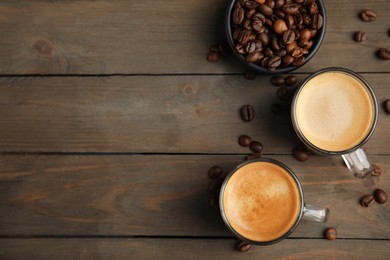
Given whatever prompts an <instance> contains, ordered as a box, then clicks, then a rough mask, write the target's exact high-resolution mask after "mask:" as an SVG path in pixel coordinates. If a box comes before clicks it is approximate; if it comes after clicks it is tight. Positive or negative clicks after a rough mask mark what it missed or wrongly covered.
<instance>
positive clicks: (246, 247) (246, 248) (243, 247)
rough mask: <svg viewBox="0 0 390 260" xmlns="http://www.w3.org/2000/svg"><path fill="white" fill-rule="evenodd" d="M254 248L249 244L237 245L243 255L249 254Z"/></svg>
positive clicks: (241, 243)
mask: <svg viewBox="0 0 390 260" xmlns="http://www.w3.org/2000/svg"><path fill="white" fill-rule="evenodd" d="M251 248H252V245H251V244H249V243H247V242H240V243H239V244H238V245H237V250H238V251H240V252H241V253H244V252H248V251H249V250H250V249H251Z"/></svg>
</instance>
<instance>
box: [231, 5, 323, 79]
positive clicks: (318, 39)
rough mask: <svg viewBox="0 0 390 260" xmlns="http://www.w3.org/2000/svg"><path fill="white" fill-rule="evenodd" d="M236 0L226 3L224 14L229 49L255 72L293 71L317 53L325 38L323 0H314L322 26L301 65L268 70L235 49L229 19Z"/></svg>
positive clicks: (277, 72) (279, 72)
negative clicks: (321, 19) (246, 59)
mask: <svg viewBox="0 0 390 260" xmlns="http://www.w3.org/2000/svg"><path fill="white" fill-rule="evenodd" d="M236 1H238V0H231V1H230V4H229V5H228V8H227V11H226V14H225V34H226V38H227V42H228V45H229V47H230V49H231V51H232V52H233V53H234V56H236V57H237V58H238V59H239V60H240V61H241V62H243V63H244V64H246V65H247V66H249V67H250V68H251V69H252V70H254V71H256V72H257V73H261V74H281V73H287V72H291V71H294V70H296V69H298V68H300V67H302V66H303V65H305V64H307V63H308V62H309V61H310V60H311V59H312V58H313V57H314V56H315V54H316V53H317V51H318V50H319V48H320V47H321V45H322V42H323V41H324V38H325V33H326V27H327V14H326V8H325V4H324V1H323V0H315V2H316V4H317V5H318V10H319V13H320V14H321V15H322V18H323V25H322V27H321V28H320V29H319V30H318V32H317V34H316V35H315V36H314V38H315V41H314V42H313V47H312V49H311V51H310V53H309V54H308V55H307V56H305V62H304V63H303V64H302V65H299V66H291V65H289V66H286V67H280V68H277V69H276V70H275V71H269V70H268V69H266V68H264V67H261V66H259V65H257V64H255V63H251V62H247V61H245V58H244V56H243V55H241V54H239V53H237V52H236V50H235V44H234V40H233V36H232V34H233V33H232V19H231V13H232V10H233V7H234V4H235V3H236Z"/></svg>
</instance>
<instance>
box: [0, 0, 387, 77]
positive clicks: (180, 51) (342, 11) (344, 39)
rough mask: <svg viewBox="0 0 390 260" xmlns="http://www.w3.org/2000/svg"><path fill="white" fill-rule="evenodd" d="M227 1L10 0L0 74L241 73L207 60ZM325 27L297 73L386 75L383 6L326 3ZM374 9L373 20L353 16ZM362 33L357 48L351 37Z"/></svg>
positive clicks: (234, 65) (0, 9) (1, 7)
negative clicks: (341, 70) (342, 70)
mask: <svg viewBox="0 0 390 260" xmlns="http://www.w3.org/2000/svg"><path fill="white" fill-rule="evenodd" d="M228 2H229V1H225V0H214V1H198V0H190V1H180V0H174V1H163V0H159V1H141V2H140V1H128V0H115V1H109V0H100V1H76V0H71V1H46V0H39V1H27V0H24V1H14V0H3V1H1V3H0V17H1V18H0V23H1V26H0V35H1V36H2V40H1V44H0V56H1V57H2V59H1V61H0V73H1V74H113V73H125V74H134V73H135V74H139V73H156V74H161V73H232V72H234V73H237V72H239V73H241V72H243V70H244V68H243V66H242V64H239V63H238V61H236V60H235V59H234V58H233V57H231V56H229V57H227V58H223V59H222V61H221V62H219V63H218V64H210V63H208V62H207V61H206V56H207V52H208V47H209V45H211V44H213V43H215V42H218V41H221V40H222V39H224V15H225V9H226V6H227V4H228ZM325 2H326V9H327V11H328V27H327V33H326V38H325V41H324V43H323V45H322V47H321V49H320V51H319V52H318V53H317V55H316V56H315V57H314V58H313V60H311V61H310V62H309V63H308V64H307V65H306V66H304V67H302V68H301V69H299V71H301V72H311V71H314V70H317V69H320V68H323V67H327V66H344V67H349V68H352V69H354V70H356V71H359V72H369V71H370V72H378V71H381V72H390V66H389V63H388V62H386V61H381V60H379V59H377V58H376V57H375V54H374V53H375V50H376V49H378V48H380V47H387V48H388V36H387V30H388V29H389V28H388V26H389V22H390V16H388V13H389V12H390V5H389V4H388V1H387V0H375V1H370V2H369V4H368V3H367V1H364V0H358V1H356V0H348V1H342V2H340V1H338V0H327V1H325ZM364 8H372V9H373V10H374V11H375V12H376V13H377V20H376V21H375V22H373V23H364V22H362V21H361V20H360V19H359V18H358V13H359V12H360V11H361V10H362V9H364ZM357 30H363V31H366V32H367V41H366V42H364V43H356V42H354V41H353V40H352V34H353V33H354V32H355V31H357Z"/></svg>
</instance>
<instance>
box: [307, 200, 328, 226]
mask: <svg viewBox="0 0 390 260" xmlns="http://www.w3.org/2000/svg"><path fill="white" fill-rule="evenodd" d="M329 213H330V211H329V209H328V208H323V207H318V206H313V205H310V204H306V203H305V206H304V207H303V216H302V218H304V219H307V220H312V221H316V222H326V221H328V218H329Z"/></svg>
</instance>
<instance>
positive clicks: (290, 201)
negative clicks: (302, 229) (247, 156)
mask: <svg viewBox="0 0 390 260" xmlns="http://www.w3.org/2000/svg"><path fill="white" fill-rule="evenodd" d="M219 205H220V210H221V215H222V218H223V220H224V222H225V224H226V226H227V227H228V228H229V229H230V230H231V231H232V232H233V233H234V234H235V235H236V236H237V237H238V238H239V239H240V240H242V241H246V242H248V243H251V244H256V245H269V244H274V243H277V242H279V241H281V240H283V239H284V238H286V237H287V236H288V235H290V234H291V233H292V232H293V231H294V229H295V228H296V227H297V225H298V223H299V222H300V220H301V219H302V217H303V218H306V219H310V220H314V221H318V222H325V221H326V220H327V218H328V214H329V210H328V209H327V208H321V207H315V206H311V205H308V204H305V203H304V198H303V191H302V187H301V184H300V183H299V180H298V178H297V177H296V175H295V174H294V173H293V172H292V171H291V170H290V169H289V168H288V167H287V166H286V165H284V164H282V163H281V162H279V161H276V160H272V159H266V158H261V159H254V160H250V161H246V162H244V163H242V164H240V165H238V166H237V167H236V168H235V169H234V170H233V171H232V172H230V173H229V174H228V176H227V177H226V179H225V181H224V183H223V184H222V188H221V192H220V197H219Z"/></svg>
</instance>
